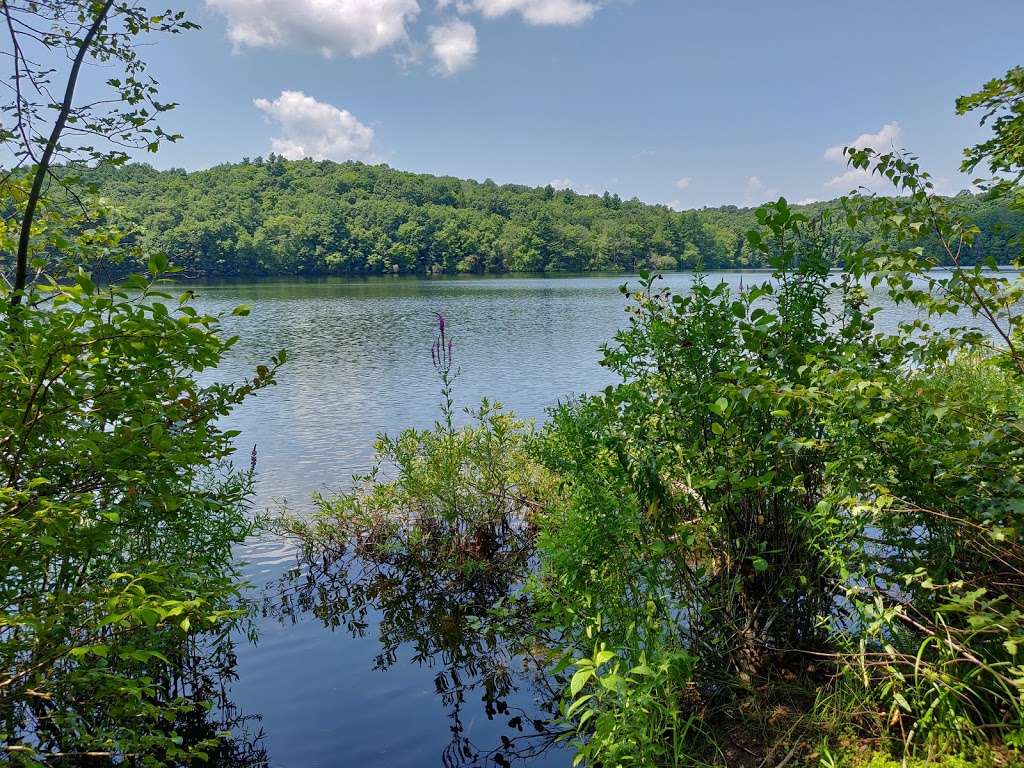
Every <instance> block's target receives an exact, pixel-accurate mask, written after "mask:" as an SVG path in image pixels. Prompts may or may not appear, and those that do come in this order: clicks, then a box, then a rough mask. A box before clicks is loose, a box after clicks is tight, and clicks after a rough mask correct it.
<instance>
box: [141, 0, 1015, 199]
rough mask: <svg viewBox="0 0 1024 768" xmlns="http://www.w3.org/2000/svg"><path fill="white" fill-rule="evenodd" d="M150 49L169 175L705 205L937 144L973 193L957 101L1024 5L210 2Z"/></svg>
mask: <svg viewBox="0 0 1024 768" xmlns="http://www.w3.org/2000/svg"><path fill="white" fill-rule="evenodd" d="M187 7H189V8H190V11H191V15H192V18H193V19H195V20H196V21H198V22H199V23H200V24H202V26H203V29H202V30H200V31H197V32H190V33H187V34H184V35H181V36H177V37H173V38H166V39H161V40H160V41H159V42H158V44H157V45H155V46H154V47H153V48H152V49H151V50H150V51H149V52H148V53H147V56H148V58H149V61H150V66H151V72H152V74H153V75H154V76H156V77H157V78H158V79H159V80H160V81H161V84H162V97H163V98H165V99H173V100H176V101H178V102H180V103H181V106H180V107H179V108H178V110H176V111H175V112H173V113H171V115H170V116H169V118H168V119H167V120H166V121H164V125H165V127H166V128H168V129H171V128H173V129H174V130H177V131H179V132H181V133H183V134H185V139H184V140H183V141H181V142H180V143H178V144H176V145H168V146H167V148H166V149H164V150H162V151H161V153H160V154H159V155H158V156H157V157H155V158H147V159H148V160H149V161H150V162H153V164H154V165H157V166H158V167H171V166H183V167H185V168H189V169H195V168H204V167H208V166H210V165H214V164H216V163H219V162H224V161H233V160H238V159H241V158H242V157H243V156H252V157H254V156H256V155H266V154H268V153H269V152H270V151H272V150H273V149H275V148H276V150H277V151H280V152H283V153H284V154H286V155H287V156H302V155H311V156H316V157H327V158H330V159H335V160H345V159H350V158H354V159H362V160H367V161H370V162H386V163H388V164H389V165H391V166H393V167H396V168H400V169H403V170H412V171H421V172H428V173H437V174H450V175H454V176H460V177H469V178H476V179H481V180H482V179H484V178H488V177H489V178H492V179H494V180H495V181H497V182H499V183H504V182H516V183H523V184H545V183H548V182H557V184H559V185H571V186H573V187H574V188H576V189H577V190H578V191H581V192H602V191H604V190H605V189H608V190H610V191H612V192H616V193H618V194H619V195H621V196H622V197H624V198H630V197H633V196H637V197H639V198H640V199H642V200H645V201H647V202H653V203H669V204H672V205H674V206H675V207H680V208H692V207H700V206H703V205H720V204H729V203H734V204H738V205H744V204H747V205H749V204H756V203H759V202H761V201H763V200H764V199H767V198H769V197H775V196H777V195H779V194H783V195H785V196H786V197H788V198H789V199H791V200H798V201H799V200H805V199H827V198H831V197H835V196H837V195H839V194H842V193H843V192H846V191H848V190H849V189H851V188H852V187H854V186H856V185H857V183H859V182H860V181H861V180H860V179H858V178H856V177H854V176H850V175H846V176H844V173H846V169H845V167H844V164H843V162H842V161H841V159H838V158H837V157H836V155H837V152H836V151H832V152H829V148H832V147H837V146H842V145H843V144H846V143H850V142H853V141H855V140H857V139H858V137H864V140H865V141H868V140H871V141H875V142H876V143H883V144H885V145H886V146H888V145H891V144H895V145H897V146H901V147H907V148H910V149H912V150H913V151H915V152H916V153H917V154H918V155H919V156H920V157H921V159H922V161H923V163H924V164H925V166H926V167H927V168H929V169H931V170H932V172H933V174H934V176H935V177H936V178H937V179H938V180H939V188H940V191H943V192H956V191H957V190H958V189H960V188H962V187H964V186H966V183H967V179H965V178H963V177H961V176H960V175H959V174H958V172H957V170H956V169H957V166H958V165H959V159H960V154H961V150H962V148H963V147H964V146H965V145H967V144H969V143H971V142H973V141H974V140H975V139H977V138H978V137H979V136H981V135H982V131H981V129H979V128H978V127H977V126H976V124H975V121H973V120H972V119H969V118H958V117H956V116H955V114H954V109H953V104H954V100H955V98H956V96H957V95H959V94H963V93H967V92H970V91H971V90H973V89H975V88H976V87H977V86H978V85H980V84H981V83H982V82H984V81H985V80H987V79H988V78H990V77H993V76H996V75H999V74H1002V73H1003V72H1004V71H1005V70H1007V69H1008V68H1009V67H1011V66H1013V65H1016V64H1024V55H1021V54H1022V51H1021V38H1020V31H1021V30H1022V29H1024V2H1022V1H1021V0H975V2H973V3H970V4H967V3H964V2H963V1H962V0H961V1H960V2H948V1H947V0H929V1H927V2H926V1H925V0H889V2H867V1H866V0H860V2H857V3H840V2H830V1H828V0H816V1H813V2H812V1H811V0H777V1H776V2H774V3H769V2H764V0H761V1H760V2H755V1H754V0H716V1H714V2H712V1H710V0H188V3H187Z"/></svg>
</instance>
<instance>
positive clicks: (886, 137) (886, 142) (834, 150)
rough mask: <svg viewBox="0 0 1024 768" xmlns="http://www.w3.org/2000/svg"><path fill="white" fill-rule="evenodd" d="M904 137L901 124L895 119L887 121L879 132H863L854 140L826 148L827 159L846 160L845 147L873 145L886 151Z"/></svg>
mask: <svg viewBox="0 0 1024 768" xmlns="http://www.w3.org/2000/svg"><path fill="white" fill-rule="evenodd" d="M902 137H903V129H902V128H901V127H900V124H899V123H897V122H896V121H895V120H894V121H893V122H891V123H886V124H885V125H883V126H882V127H881V129H880V130H879V131H878V133H862V134H861V135H860V136H858V137H857V138H855V139H853V140H852V141H848V142H846V143H845V144H837V145H836V146H834V147H829V148H828V149H826V150H825V159H826V160H837V161H843V160H845V159H846V158H845V156H844V155H843V149H844V148H845V147H856V148H857V149H865V148H866V147H871V148H872V149H877V150H879V151H882V152H884V151H886V150H887V149H889V148H890V147H892V146H893V145H894V144H896V143H897V142H898V141H899V140H900V139H901V138H902Z"/></svg>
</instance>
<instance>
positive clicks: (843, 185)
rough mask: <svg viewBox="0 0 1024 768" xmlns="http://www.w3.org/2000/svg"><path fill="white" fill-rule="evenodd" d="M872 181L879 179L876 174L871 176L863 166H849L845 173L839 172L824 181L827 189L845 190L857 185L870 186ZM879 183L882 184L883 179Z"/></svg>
mask: <svg viewBox="0 0 1024 768" xmlns="http://www.w3.org/2000/svg"><path fill="white" fill-rule="evenodd" d="M873 181H874V182H878V181H879V179H878V177H877V176H875V177H872V175H871V172H870V171H867V170H865V169H863V168H850V169H849V170H848V171H846V172H845V173H840V174H839V175H838V176H833V177H832V178H831V179H830V180H829V181H826V182H825V186H826V187H827V188H829V189H842V190H843V191H844V192H845V191H849V190H851V189H857V188H858V187H868V188H870V187H871V185H872V182H873ZM881 183H883V184H884V183H885V181H884V180H882V182H881Z"/></svg>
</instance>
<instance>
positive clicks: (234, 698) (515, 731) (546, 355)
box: [194, 272, 904, 768]
mask: <svg viewBox="0 0 1024 768" xmlns="http://www.w3.org/2000/svg"><path fill="white" fill-rule="evenodd" d="M764 277H765V275H764V273H752V272H747V273H740V272H723V273H712V274H711V275H709V276H708V279H709V280H710V281H712V282H718V281H719V280H726V281H727V282H729V283H730V284H732V285H734V286H735V287H739V285H740V281H741V280H742V281H743V283H744V284H746V285H750V284H751V283H753V282H756V281H758V280H761V279H764ZM692 280H693V277H692V275H690V274H674V275H669V276H667V277H666V283H667V284H668V285H669V286H670V287H672V288H673V289H675V290H677V291H685V290H686V289H687V287H688V286H689V285H690V284H691V283H692ZM626 281H630V282H632V283H633V284H636V282H637V278H635V277H626V276H622V275H614V276H581V277H525V278H520V277H500V278H466V279H457V278H453V279H438V280H410V279H399V278H395V279H375V280H308V281H294V280H293V281H266V282H258V283H219V284H202V285H196V286H194V287H195V291H196V295H197V305H198V306H199V307H200V308H201V309H203V310H206V311H221V310H223V311H229V310H230V309H231V308H232V307H234V306H236V305H238V304H247V305H249V306H250V308H251V310H252V311H251V314H250V315H248V316H246V317H232V318H230V319H229V321H228V323H227V325H228V327H229V329H230V331H231V332H233V333H237V334H238V335H239V336H240V341H239V343H238V344H237V346H236V347H235V348H234V349H232V351H231V353H230V354H229V356H228V358H227V359H226V360H225V362H224V365H223V366H222V368H221V369H219V370H218V371H217V372H216V373H215V374H214V375H215V376H216V378H217V379H222V380H238V379H241V378H242V377H243V376H246V375H248V374H250V373H251V372H252V370H253V369H254V368H255V366H256V365H258V364H261V363H264V362H266V361H267V360H268V358H269V356H270V355H271V354H272V353H274V352H276V351H277V350H279V349H282V348H284V349H287V350H288V356H289V362H288V364H287V365H286V366H285V367H284V368H283V369H282V371H281V372H280V375H279V377H278V381H279V383H278V386H277V387H275V388H272V389H270V390H268V391H263V392H261V393H259V395H258V396H257V397H255V398H253V399H252V400H250V401H249V402H247V403H246V404H245V405H244V406H243V407H242V408H240V409H239V410H238V411H237V412H236V413H235V414H233V416H232V417H231V419H230V423H229V426H230V427H232V428H235V429H239V430H241V431H242V435H241V436H240V437H239V438H238V445H239V456H240V457H241V458H242V460H243V461H244V463H246V464H247V463H248V457H249V452H250V450H251V449H252V447H253V445H255V446H256V450H257V455H258V464H257V471H258V477H257V486H256V499H255V507H256V509H258V510H266V509H270V510H277V509H280V508H281V507H284V506H286V507H287V508H289V509H290V510H292V511H293V512H297V513H299V514H303V513H306V512H308V510H309V509H310V508H311V504H310V501H309V499H310V495H311V494H312V493H313V492H314V491H321V492H329V491H330V490H332V489H344V488H346V487H348V485H349V483H350V478H351V475H352V474H353V473H357V472H361V471H364V470H366V469H368V468H369V466H370V463H371V460H372V444H373V442H374V439H375V437H376V435H378V434H379V433H382V432H387V433H397V432H398V431H399V430H401V429H402V428H404V427H410V426H415V427H428V426H430V425H431V424H433V422H434V420H435V419H436V418H438V416H439V401H440V394H439V384H438V380H437V376H436V373H435V371H434V369H433V366H432V363H431V355H430V347H431V344H432V342H433V339H434V333H435V329H436V320H435V313H442V314H443V315H444V316H445V317H446V318H447V320H448V324H449V328H450V335H451V337H452V338H454V357H455V364H456V367H457V368H459V369H460V370H461V375H460V377H459V379H458V381H457V383H456V386H455V397H456V403H457V406H458V407H460V408H461V407H466V406H473V405H476V404H477V403H478V402H479V401H480V399H481V398H482V397H488V398H491V399H492V400H498V401H500V402H501V403H503V404H504V405H505V406H506V407H507V408H510V409H512V410H514V411H516V412H517V413H519V414H520V415H521V416H525V417H528V418H532V419H538V420H540V419H543V418H544V415H545V411H546V409H547V408H549V407H551V406H553V405H555V404H557V403H558V402H559V401H560V400H564V399H566V398H569V397H571V396H573V395H574V394H578V393H584V392H593V391H595V390H598V389H600V388H602V387H604V386H606V385H607V384H609V383H611V381H612V376H611V375H610V373H609V372H608V371H606V370H604V369H602V368H601V367H600V366H599V364H598V361H599V359H600V351H599V347H600V346H601V345H602V344H604V343H606V342H608V341H610V340H611V339H612V336H613V334H614V333H615V331H616V330H617V329H618V328H621V327H622V326H623V325H624V324H625V321H626V317H625V314H624V312H623V308H624V306H625V301H626V300H625V297H624V296H623V295H622V294H621V293H620V292H619V286H620V285H621V284H622V283H623V282H626ZM882 304H883V306H884V305H885V302H884V301H883V302H882ZM903 317H904V311H903V310H902V309H896V308H893V307H891V306H888V307H886V308H885V310H884V311H883V314H882V318H881V324H882V325H883V326H885V325H892V324H894V323H895V322H896V321H898V320H899V319H901V318H903ZM241 556H242V557H243V559H244V560H245V561H246V575H247V576H248V578H249V579H250V580H251V581H252V582H253V583H254V584H255V585H257V587H259V588H260V589H263V588H266V590H265V592H260V591H259V590H257V591H256V592H254V600H256V601H257V603H258V604H260V605H261V606H262V609H263V610H262V611H261V612H260V614H261V615H260V616H259V618H258V619H257V627H256V628H257V630H258V632H259V642H258V643H257V644H256V645H252V644H249V643H248V642H247V641H245V640H244V639H240V641H239V643H238V646H237V657H238V658H237V666H236V669H235V672H236V673H237V679H235V680H234V681H233V682H232V684H231V686H230V691H229V698H230V700H231V702H232V704H233V705H234V707H236V708H237V710H238V712H239V713H241V715H243V716H245V717H247V718H249V719H247V720H245V721H244V724H243V725H241V726H239V727H238V730H239V731H240V732H242V731H245V732H246V733H247V734H248V736H247V738H248V747H249V748H251V750H252V754H255V755H259V759H260V760H262V759H263V758H264V757H265V759H266V763H264V762H259V761H254V762H244V761H241V760H240V761H239V762H238V763H231V764H238V765H241V764H245V765H263V764H269V765H272V766H282V767H285V768H292V767H296V768H299V767H301V768H312V767H313V766H349V765H351V766H362V767H363V768H374V767H380V768H383V767H384V766H387V767H388V768H398V767H399V766H453V765H508V764H515V765H529V766H537V767H538V768H539V767H541V766H568V765H569V764H570V762H571V752H569V751H568V750H566V749H565V748H564V747H561V746H559V745H558V744H554V743H553V742H554V737H555V736H556V735H557V734H553V733H551V732H549V731H548V730H547V729H546V726H545V722H546V717H545V714H546V713H545V707H546V706H548V705H549V703H550V699H551V693H552V691H551V686H550V681H546V680H545V679H544V676H543V674H542V671H541V670H538V669H537V668H536V667H535V666H534V665H531V664H530V663H529V662H528V661H525V660H523V659H522V658H520V657H518V656H516V655H514V654H511V653H510V652H509V651H508V649H504V648H500V647H489V646H485V645H482V644H481V643H479V642H477V641H476V639H473V638H470V639H469V640H468V641H467V640H466V639H465V638H458V639H456V640H454V641H451V638H442V640H443V641H439V640H438V637H436V635H437V628H436V622H435V620H436V619H438V615H437V614H438V612H439V611H441V612H443V611H444V610H447V608H445V606H444V605H435V604H433V603H431V604H429V605H427V606H426V607H425V606H424V602H425V598H423V596H422V595H416V594H405V593H398V594H396V593H395V592H394V591H390V592H387V591H385V593H383V594H382V593H381V592H380V591H379V590H377V591H373V592H372V594H370V595H369V596H367V594H366V593H365V590H363V591H362V592H361V591H360V590H358V589H357V590H353V587H352V583H351V581H352V579H353V578H358V577H359V574H352V573H351V572H350V570H349V569H350V568H351V567H353V564H351V563H344V564H340V565H338V564H334V565H333V566H332V569H331V572H330V573H326V574H320V577H319V578H318V579H317V580H316V581H315V582H313V581H310V580H309V579H308V578H307V574H306V573H305V572H304V571H303V569H302V568H296V553H295V551H294V548H293V546H292V545H291V544H289V543H286V542H281V541H275V540H263V541H255V542H252V543H250V544H249V545H248V546H247V547H246V548H245V550H244V552H242V553H241ZM355 567H358V564H356V565H355ZM421 598H423V599H421ZM440 618H441V619H442V620H443V619H444V616H443V615H442V616H441V617H440ZM431 622H435V623H431ZM421 624H422V632H421V631H419V630H418V629H417V627H418V626H420V625H421ZM449 641H451V642H449Z"/></svg>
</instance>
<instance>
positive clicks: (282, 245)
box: [76, 154, 1024, 277]
mask: <svg viewBox="0 0 1024 768" xmlns="http://www.w3.org/2000/svg"><path fill="white" fill-rule="evenodd" d="M76 172H79V173H81V175H82V176H83V177H84V179H85V180H86V181H88V182H90V183H91V184H92V185H93V188H94V189H95V190H96V191H98V192H99V193H100V194H101V195H103V196H104V197H106V198H108V199H109V200H110V201H111V202H112V203H113V204H114V205H115V206H116V207H118V208H119V209H121V210H122V211H123V213H124V214H125V216H126V217H127V218H128V220H130V221H132V222H135V223H137V225H138V232H137V235H136V237H137V238H138V239H139V241H140V245H142V246H143V250H144V251H146V252H153V251H163V252H165V253H166V254H167V256H168V258H169V260H170V262H171V263H172V264H175V265H176V266H178V267H180V268H181V269H182V270H183V271H184V273H185V275H187V276H192V277H248V276H270V275H277V276H280V275H352V276H357V275H380V274H403V275H436V274H456V273H476V274H480V273H490V274H494V273H504V272H590V271H635V270H639V269H657V270H675V269H693V268H696V267H698V266H700V267H703V268H705V269H720V268H757V267H766V266H768V264H767V263H766V262H765V260H764V257H763V254H760V253H758V252H757V251H756V250H754V249H751V248H750V246H749V244H748V242H747V240H746V237H745V235H746V233H747V232H748V231H749V230H750V229H752V228H754V227H755V226H756V218H755V209H753V208H740V207H736V206H724V207H720V208H704V209H699V210H689V211H682V212H679V211H674V210H672V209H670V208H668V207H667V206H663V205H649V204H646V203H643V202H641V201H640V200H637V199H633V200H622V199H621V198H620V197H619V196H618V195H615V194H611V193H608V192H605V193H604V194H603V195H581V194H578V193H576V192H574V191H573V190H571V189H565V190H556V189H554V188H553V187H551V186H550V185H548V186H545V187H527V186H522V185H515V184H505V185H499V184H496V183H495V182H493V181H491V180H489V179H488V180H486V181H483V182H477V181H472V180H463V179H457V178H453V177H441V176H432V175H428V174H416V173H407V172H403V171H398V170H395V169H393V168H390V167H388V166H386V165H366V164H363V163H358V162H346V163H335V162H331V161H326V160H325V161H314V160H310V159H306V160H297V161H291V160H285V159H284V158H282V157H280V156H277V155H274V154H271V155H270V156H269V158H266V159H264V158H262V157H257V158H255V159H252V160H250V159H249V158H245V159H244V160H242V161H241V162H239V163H226V164H222V165H218V166H215V167H213V168H210V169H207V170H202V171H195V172H192V173H188V172H186V171H184V170H181V169H172V170H166V171H158V170H155V169H154V168H152V167H150V166H149V165H145V164H141V163H132V164H126V165H103V166H100V167H95V168H84V169H76ZM953 199H954V201H955V204H956V207H957V208H958V210H959V213H960V214H961V215H963V216H965V217H966V218H968V219H970V220H972V221H974V222H975V223H976V224H977V225H978V226H979V228H980V229H981V231H982V232H983V233H984V234H983V235H982V236H979V237H978V239H977V240H976V241H975V242H974V243H973V244H972V245H971V247H970V248H969V250H968V252H966V253H964V254H963V262H964V263H974V262H977V261H981V260H994V261H995V262H998V263H1008V262H1009V261H1011V260H1012V259H1013V258H1014V257H1015V256H1016V255H1018V253H1019V248H1018V245H1017V244H1016V238H1017V237H1018V236H1019V235H1020V233H1022V232H1024V214H1022V213H1021V212H1019V211H1012V210H1010V209H1008V208H1007V207H1006V205H1005V203H1004V202H1000V201H998V200H994V199H990V198H987V197H985V196H981V195H973V194H970V193H968V192H963V193H961V194H959V195H957V196H956V197H955V198H953ZM838 205H839V204H838V203H837V202H828V203H816V204H814V205H810V206H805V207H800V210H802V211H803V212H804V213H806V214H808V215H815V214H817V213H819V212H820V211H821V209H822V208H825V207H836V206H838ZM854 236H855V237H858V238H860V239H861V240H862V241H864V242H866V241H869V240H872V239H877V238H878V237H880V235H879V233H878V230H877V228H875V229H871V228H861V229H860V230H859V231H858V232H857V233H855V234H854ZM925 246H926V248H928V249H931V247H932V246H931V244H930V243H928V242H927V241H926V242H925ZM936 255H938V256H941V254H938V253H937V254H936Z"/></svg>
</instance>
